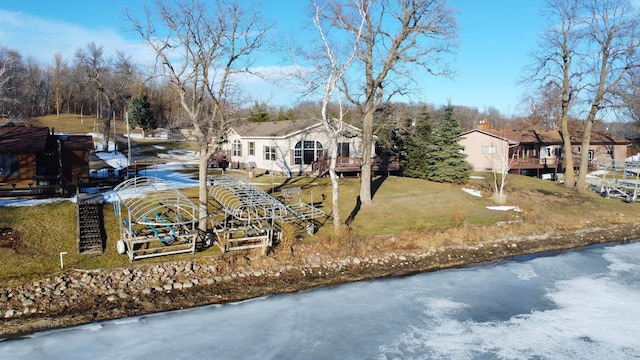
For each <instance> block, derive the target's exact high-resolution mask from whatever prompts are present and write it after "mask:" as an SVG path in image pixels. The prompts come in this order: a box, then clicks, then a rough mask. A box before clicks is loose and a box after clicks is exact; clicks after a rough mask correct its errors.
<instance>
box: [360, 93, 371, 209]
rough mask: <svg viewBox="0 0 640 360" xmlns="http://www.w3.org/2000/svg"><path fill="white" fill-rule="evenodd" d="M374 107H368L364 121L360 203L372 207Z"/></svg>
mask: <svg viewBox="0 0 640 360" xmlns="http://www.w3.org/2000/svg"><path fill="white" fill-rule="evenodd" d="M372 108H373V106H368V107H367V112H365V114H364V118H363V120H362V161H361V164H362V165H361V168H360V202H361V203H362V204H364V205H372V204H373V199H372V197H371V155H372V154H371V148H372V147H373V109H372Z"/></svg>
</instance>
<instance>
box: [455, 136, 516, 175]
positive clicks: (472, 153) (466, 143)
mask: <svg viewBox="0 0 640 360" xmlns="http://www.w3.org/2000/svg"><path fill="white" fill-rule="evenodd" d="M459 144H460V145H462V146H463V147H464V150H463V151H464V153H465V154H466V155H467V159H466V160H467V162H468V163H469V164H471V166H472V169H473V171H492V170H493V169H495V168H496V167H497V166H498V165H497V162H498V161H499V160H500V159H503V158H504V156H508V155H507V154H506V153H505V154H498V152H499V151H500V150H506V151H508V148H509V147H508V146H509V144H508V143H507V141H505V140H502V139H499V138H497V137H495V136H491V135H487V134H485V133H482V132H470V133H467V134H464V136H463V137H462V138H461V139H460V141H459ZM485 146H489V147H495V149H496V153H494V154H485V153H483V151H482V149H483V147H485Z"/></svg>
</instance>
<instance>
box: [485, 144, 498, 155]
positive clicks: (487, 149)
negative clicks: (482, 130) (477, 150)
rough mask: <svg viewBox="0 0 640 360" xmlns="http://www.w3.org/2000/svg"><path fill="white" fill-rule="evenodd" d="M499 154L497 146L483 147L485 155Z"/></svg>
mask: <svg viewBox="0 0 640 360" xmlns="http://www.w3.org/2000/svg"><path fill="white" fill-rule="evenodd" d="M497 152H498V151H497V149H496V147H495V146H488V145H482V153H483V154H495V153H497Z"/></svg>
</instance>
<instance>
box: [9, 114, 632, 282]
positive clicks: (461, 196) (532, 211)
mask: <svg viewBox="0 0 640 360" xmlns="http://www.w3.org/2000/svg"><path fill="white" fill-rule="evenodd" d="M94 120H95V119H88V118H85V121H84V123H83V122H82V121H80V119H79V117H77V116H69V117H64V116H61V118H60V119H57V118H56V117H55V115H54V116H49V117H46V118H44V119H39V121H40V122H41V125H43V126H50V127H55V128H56V129H60V130H61V131H67V132H70V133H71V132H77V133H87V132H91V131H93V130H92V127H93V123H94ZM141 143H142V145H143V146H145V147H146V148H147V149H148V150H149V151H150V152H152V151H153V150H152V149H155V147H154V146H153V145H154V144H156V143H157V141H156V142H152V141H146V140H144V141H141ZM161 145H163V146H166V147H170V148H173V147H182V148H185V149H186V148H189V147H190V146H192V145H190V144H188V143H176V142H165V143H162V144H161ZM189 172H190V173H192V174H193V176H196V171H195V168H194V169H192V170H190V171H189ZM253 181H254V182H256V183H258V184H259V186H261V187H263V188H264V189H265V190H266V191H272V190H278V189H279V188H282V187H291V186H296V187H297V186H299V187H301V188H302V189H303V199H304V200H305V201H307V202H309V201H311V200H312V199H313V201H314V202H316V203H320V206H322V209H323V210H324V211H325V212H327V213H330V212H331V194H332V191H331V186H330V182H329V179H326V178H321V179H316V178H311V177H301V178H293V179H284V178H278V177H273V176H271V175H262V176H257V177H255V178H253ZM359 183H360V180H359V179H357V178H345V179H341V180H340V191H341V193H340V205H341V217H342V219H343V221H347V220H349V224H350V231H349V232H348V233H341V234H338V235H334V234H333V232H332V223H331V220H327V222H326V224H325V225H324V226H323V227H322V228H320V229H319V230H318V233H317V234H316V236H313V237H309V236H305V239H304V243H308V244H314V246H316V247H317V249H318V251H341V253H349V252H353V251H355V252H357V253H359V254H366V253H368V252H374V251H378V252H384V251H386V250H388V249H391V248H392V247H400V248H412V247H422V248H429V247H434V246H436V247H437V246H442V245H447V244H467V243H475V242H478V241H481V240H482V239H495V238H502V237H504V236H508V235H509V234H511V233H526V234H532V233H546V232H552V231H558V230H573V229H579V228H582V227H593V226H598V225H600V224H603V225H604V224H610V223H622V222H634V221H636V219H638V216H639V215H640V204H638V203H632V204H628V203H625V202H623V201H621V200H620V199H605V198H602V197H600V196H598V195H596V194H595V193H591V192H589V193H585V194H578V193H576V192H574V191H571V190H567V189H566V188H564V187H563V186H562V185H560V184H557V183H554V182H550V181H543V180H539V179H534V178H528V177H522V176H511V177H510V178H509V183H508V185H507V195H508V200H507V201H508V204H509V205H515V206H518V207H519V208H520V209H521V210H522V211H521V212H516V211H494V210H489V209H487V206H489V205H493V204H492V202H491V200H490V199H489V197H490V188H491V187H490V185H489V183H490V181H488V180H487V179H473V180H471V182H470V183H469V184H467V185H464V186H462V185H452V184H440V183H433V182H429V181H425V180H419V179H410V178H402V177H380V178H375V179H374V184H373V191H374V204H373V205H372V206H364V205H362V206H358V204H357V197H358V193H359ZM463 187H466V188H473V189H476V190H478V191H481V192H482V194H483V196H482V197H476V196H472V195H470V194H468V193H467V192H465V191H463V190H462V188H463ZM182 191H183V193H185V195H187V196H189V197H191V198H193V199H194V200H195V199H196V198H197V189H196V188H188V189H184V190H182ZM211 208H213V204H212V207H211ZM104 221H105V229H106V233H107V241H106V249H105V252H104V253H103V254H96V255H80V254H78V251H77V248H78V247H77V230H76V204H75V203H73V202H70V201H61V202H58V203H54V204H47V205H41V206H30V207H0V282H12V281H21V280H24V279H34V278H41V277H46V276H55V275H56V274H58V273H60V272H62V271H66V269H65V270H62V269H60V252H68V254H67V255H65V265H66V268H80V269H96V268H103V267H118V266H126V265H127V264H129V260H128V257H127V256H126V255H118V254H117V253H116V250H115V244H116V241H117V240H118V239H119V231H118V227H117V222H116V219H115V216H114V212H113V207H112V206H111V205H105V207H104ZM499 222H511V223H512V224H513V225H509V226H508V227H505V226H504V225H496V223H499ZM389 236H392V237H393V239H394V242H393V244H392V243H390V242H383V241H380V240H376V239H386V238H389ZM287 241H290V239H288V240H287ZM277 253H278V250H277V249H276V255H277ZM217 254H218V252H217V251H216V249H215V248H210V249H207V250H205V251H203V252H201V253H198V254H196V255H195V256H196V257H203V256H204V257H206V256H214V255H217ZM192 256H193V255H190V254H187V255H179V256H172V257H170V259H172V260H173V259H179V258H188V257H192ZM166 259H168V258H156V259H148V260H142V262H152V261H164V260H166Z"/></svg>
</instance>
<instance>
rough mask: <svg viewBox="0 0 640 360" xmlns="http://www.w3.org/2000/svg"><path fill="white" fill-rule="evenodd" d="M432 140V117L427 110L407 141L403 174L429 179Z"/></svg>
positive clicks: (423, 112) (417, 121) (421, 115)
mask: <svg viewBox="0 0 640 360" xmlns="http://www.w3.org/2000/svg"><path fill="white" fill-rule="evenodd" d="M430 139H431V116H430V115H429V112H428V110H427V109H426V108H425V109H424V110H423V111H422V113H421V114H420V116H419V117H418V118H417V119H416V123H415V126H414V128H413V132H412V133H411V134H410V136H408V138H407V139H406V141H405V149H406V157H405V159H404V161H403V162H402V173H403V174H404V175H406V176H408V177H415V178H420V179H426V178H427V172H428V169H427V146H428V145H429V143H430Z"/></svg>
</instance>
